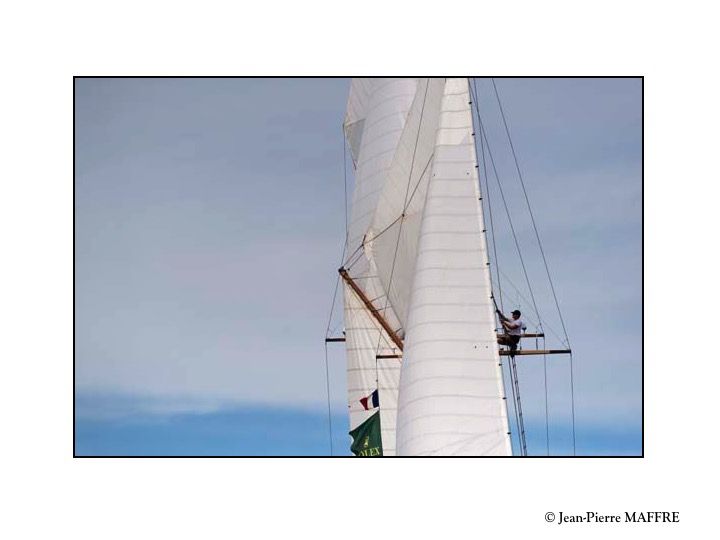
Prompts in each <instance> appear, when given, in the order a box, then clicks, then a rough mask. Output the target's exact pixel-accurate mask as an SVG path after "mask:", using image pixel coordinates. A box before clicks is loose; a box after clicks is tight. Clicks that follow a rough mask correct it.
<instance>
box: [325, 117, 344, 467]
mask: <svg viewBox="0 0 720 540" xmlns="http://www.w3.org/2000/svg"><path fill="white" fill-rule="evenodd" d="M342 140H343V194H344V198H345V204H344V207H345V242H344V244H343V250H342V255H341V256H340V263H341V264H342V262H343V261H344V260H345V252H346V251H347V245H348V205H347V142H346V140H345V130H344V129H343V133H342ZM339 287H340V276H337V278H336V279H335V291H334V292H333V297H332V303H331V304H330V314H329V315H328V322H327V327H326V328H325V340H327V338H328V337H330V325H331V324H332V319H333V314H334V313H335V303H336V301H337V293H338V289H339ZM325 387H326V388H325V389H326V391H327V410H328V441H329V444H330V455H331V456H332V455H333V440H332V410H331V401H330V365H329V361H328V348H327V341H325Z"/></svg>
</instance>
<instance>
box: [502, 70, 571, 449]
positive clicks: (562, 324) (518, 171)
mask: <svg viewBox="0 0 720 540" xmlns="http://www.w3.org/2000/svg"><path fill="white" fill-rule="evenodd" d="M490 81H491V82H492V85H493V89H494V90H495V98H496V99H497V103H498V107H499V109H500V115H501V116H502V121H503V125H504V126H505V133H506V134H507V138H508V141H509V143H510V150H511V151H512V156H513V161H514V162H515V168H516V169H517V173H518V178H519V179H520V186H521V187H522V191H523V195H524V197H525V203H526V204H527V209H528V213H529V214H530V221H531V222H532V226H533V230H534V231H535V238H536V239H537V243H538V247H539V248H540V255H541V256H542V260H543V265H544V266H545V273H546V274H547V278H548V282H549V283H550V290H551V291H552V296H553V300H554V302H555V307H556V309H557V312H558V317H559V319H560V324H561V326H562V329H563V334H564V335H565V341H566V343H567V345H568V348H572V347H570V338H569V337H568V333H567V328H566V327H565V320H564V319H563V316H562V311H561V309H560V303H559V302H558V299H557V294H556V293H555V285H554V283H553V280H552V276H551V274H550V267H549V265H548V262H547V258H546V257H545V250H544V249H543V246H542V241H541V240H540V233H539V232H538V228H537V224H536V223H535V216H534V214H533V211H532V207H531V205H530V198H529V197H528V194H527V190H526V189H525V181H524V180H523V176H522V171H521V170H520V163H519V161H518V158H517V153H516V152H515V145H514V144H513V142H512V137H511V136H510V128H509V127H508V123H507V119H506V117H505V110H504V109H503V106H502V101H501V100H500V93H499V92H498V89H497V85H496V84H495V79H493V78H491V79H490ZM546 392H547V391H546ZM570 399H571V409H572V437H573V455H576V445H575V381H574V376H573V357H572V353H570Z"/></svg>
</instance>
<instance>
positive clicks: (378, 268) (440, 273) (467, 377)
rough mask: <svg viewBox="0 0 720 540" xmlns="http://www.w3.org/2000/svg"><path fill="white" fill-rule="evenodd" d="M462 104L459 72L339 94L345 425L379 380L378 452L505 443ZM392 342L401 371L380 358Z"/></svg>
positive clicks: (487, 448)
mask: <svg viewBox="0 0 720 540" xmlns="http://www.w3.org/2000/svg"><path fill="white" fill-rule="evenodd" d="M469 101H470V99H469V93H468V85H467V80H466V79H437V78H436V79H419V80H415V79H355V80H353V84H352V88H351V93H350V98H349V100H348V111H347V114H346V121H345V133H346V137H347V139H348V143H349V146H350V150H351V153H352V156H353V162H354V163H355V164H356V171H355V190H354V193H353V200H352V214H351V223H350V228H349V232H348V254H349V256H348V260H347V261H346V266H347V276H348V279H350V280H352V281H351V282H350V281H347V280H346V282H345V326H346V334H347V350H348V388H349V391H348V399H349V407H350V427H351V430H353V429H355V428H357V427H358V426H361V424H363V422H366V421H367V420H368V419H369V418H370V417H372V416H373V415H374V413H375V412H377V410H375V409H374V408H373V407H370V408H369V409H368V410H365V405H360V403H359V400H361V399H362V398H363V397H366V396H368V395H370V394H371V393H372V392H374V391H375V390H378V392H379V397H380V399H379V412H380V414H379V418H380V422H381V426H382V431H381V432H382V449H383V454H384V455H394V454H395V453H396V437H397V452H398V453H399V454H401V455H492V454H509V453H510V450H511V448H510V441H509V437H508V435H507V432H508V426H507V418H506V410H505V404H504V401H503V390H502V373H501V371H500V367H499V356H498V347H497V344H496V343H495V332H494V327H495V321H494V313H493V307H492V299H491V285H490V274H489V269H488V267H487V249H486V245H485V237H484V234H483V226H482V207H481V204H480V202H479V200H478V199H479V192H478V178H477V170H476V168H475V166H476V164H477V160H476V156H475V148H474V142H473V133H472V116H471V110H470V106H469ZM350 283H352V286H351V285H350ZM383 324H384V325H385V328H383ZM393 331H394V332H395V333H396V335H394V336H392V335H390V334H391V333H392V332H393ZM399 339H404V343H402V344H401V346H402V347H403V348H404V353H403V358H402V368H400V359H399V358H380V359H378V358H377V357H376V356H377V355H380V356H393V355H394V354H397V353H399V352H400V351H399V346H398V342H397V341H398V340H399ZM398 403H399V408H398Z"/></svg>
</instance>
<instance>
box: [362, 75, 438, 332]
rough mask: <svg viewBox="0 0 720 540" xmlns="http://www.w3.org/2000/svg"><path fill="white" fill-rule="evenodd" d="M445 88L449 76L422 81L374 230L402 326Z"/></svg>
mask: <svg viewBox="0 0 720 540" xmlns="http://www.w3.org/2000/svg"><path fill="white" fill-rule="evenodd" d="M444 87H445V81H444V79H437V78H434V79H421V80H420V81H418V84H417V91H416V93H415V99H414V100H413V103H412V107H411V108H410V111H409V112H408V119H407V122H406V123H405V127H404V129H403V133H402V136H401V137H400V140H399V141H398V146H397V150H396V152H395V155H394V158H393V161H392V165H391V166H390V169H389V170H388V174H387V178H386V181H385V184H384V186H383V189H382V193H381V195H380V198H379V200H378V205H377V209H376V211H375V216H374V218H373V223H372V227H371V229H370V235H371V240H372V244H373V252H374V253H375V264H376V266H377V269H378V275H379V277H380V280H381V281H382V283H383V287H384V288H385V290H386V291H387V292H388V298H389V301H390V305H391V306H392V307H393V311H394V313H395V315H396V316H397V318H398V320H399V323H400V325H401V326H403V327H405V325H406V322H407V311H408V306H409V303H410V289H411V286H412V279H413V273H414V269H415V260H416V258H417V241H418V235H419V231H420V223H421V219H420V218H421V213H422V210H423V207H424V205H425V194H426V192H427V185H428V180H429V178H430V171H431V165H432V157H433V152H434V149H435V139H436V133H437V128H438V122H439V120H440V105H441V101H442V98H443V90H444Z"/></svg>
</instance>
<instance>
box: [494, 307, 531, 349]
mask: <svg viewBox="0 0 720 540" xmlns="http://www.w3.org/2000/svg"><path fill="white" fill-rule="evenodd" d="M497 314H498V317H500V324H502V326H503V328H504V329H505V333H503V334H500V335H499V336H498V340H497V341H498V344H500V345H507V346H508V347H510V350H511V351H514V350H516V349H517V346H518V343H520V336H522V333H523V330H524V329H525V323H524V322H523V321H522V319H521V318H520V315H522V313H520V311H518V310H517V309H516V310H515V311H513V312H512V319H510V318H508V317H506V316H505V315H503V314H502V313H501V312H500V310H499V309H498V310H497Z"/></svg>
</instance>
